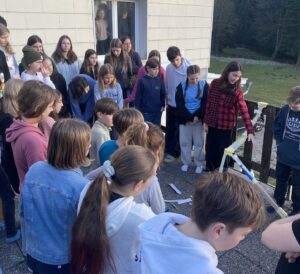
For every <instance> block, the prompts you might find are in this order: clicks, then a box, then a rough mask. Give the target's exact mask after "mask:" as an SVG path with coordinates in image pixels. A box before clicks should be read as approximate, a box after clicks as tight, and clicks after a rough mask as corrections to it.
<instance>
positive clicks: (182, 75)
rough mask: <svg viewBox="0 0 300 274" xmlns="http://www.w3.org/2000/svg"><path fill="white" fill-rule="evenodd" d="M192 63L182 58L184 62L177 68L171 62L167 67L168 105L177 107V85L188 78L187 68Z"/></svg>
mask: <svg viewBox="0 0 300 274" xmlns="http://www.w3.org/2000/svg"><path fill="white" fill-rule="evenodd" d="M190 65H191V62H190V61H188V60H187V59H185V58H182V64H181V66H180V67H179V68H175V67H174V66H173V65H172V64H169V65H168V66H167V68H166V91H167V95H168V105H170V106H171V107H176V102H175V93H176V88H177V86H178V85H179V84H180V83H181V82H182V81H184V80H186V70H187V68H188V67H189V66H190Z"/></svg>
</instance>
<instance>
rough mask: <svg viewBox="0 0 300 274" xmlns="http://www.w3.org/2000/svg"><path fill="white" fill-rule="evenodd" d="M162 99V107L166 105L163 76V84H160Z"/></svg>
mask: <svg viewBox="0 0 300 274" xmlns="http://www.w3.org/2000/svg"><path fill="white" fill-rule="evenodd" d="M160 101H161V106H162V108H165V106H166V89H165V84H164V81H163V79H162V78H161V86H160Z"/></svg>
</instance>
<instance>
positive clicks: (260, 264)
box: [0, 160, 279, 274]
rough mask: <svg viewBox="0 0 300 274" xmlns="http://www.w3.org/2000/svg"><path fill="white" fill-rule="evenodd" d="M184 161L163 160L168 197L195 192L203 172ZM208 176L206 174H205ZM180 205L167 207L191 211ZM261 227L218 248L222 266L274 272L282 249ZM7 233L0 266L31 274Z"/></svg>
mask: <svg viewBox="0 0 300 274" xmlns="http://www.w3.org/2000/svg"><path fill="white" fill-rule="evenodd" d="M180 167H181V163H180V161H179V160H176V161H175V162H173V163H164V164H162V166H161V168H160V170H159V172H158V178H159V182H160V184H161V188H162V192H163V194H164V197H165V199H183V198H189V197H190V196H191V194H192V193H193V190H194V187H195V185H196V184H197V183H198V182H199V180H200V177H201V175H198V174H195V173H194V169H195V167H190V168H189V170H188V172H186V173H183V172H182V171H181V170H180ZM203 176H205V174H204V175H203ZM169 183H174V184H175V185H176V186H177V188H178V189H180V190H181V192H182V194H181V195H179V194H177V193H176V192H175V191H174V190H173V189H172V188H170V187H169V185H168V184H169ZM175 206H176V208H175V207H174V206H173V205H171V204H169V203H167V207H168V208H169V209H170V211H172V212H177V213H181V214H184V215H186V216H189V215H190V212H191V205H190V204H182V205H178V204H175ZM275 218H276V215H275V214H272V215H268V218H267V220H266V225H267V224H268V223H270V222H271V221H272V220H274V219H275ZM261 231H262V229H260V230H259V231H257V232H253V233H252V234H250V235H249V236H248V237H247V238H246V239H245V240H244V241H243V242H242V243H241V244H240V245H239V246H237V247H236V248H235V249H233V250H230V251H227V252H218V256H219V267H220V269H222V270H223V271H224V273H226V274H227V273H228V274H247V273H251V274H253V273H255V274H260V273H262V274H265V273H270V274H271V273H274V269H275V267H276V264H277V261H278V258H279V253H276V252H272V251H270V250H268V249H267V248H265V247H264V246H262V245H261V243H260V237H261ZM4 241H5V235H4V233H0V267H1V268H2V271H3V274H13V273H18V274H28V273H29V272H28V271H27V267H26V264H25V261H24V258H23V256H22V253H21V252H20V250H19V248H18V246H17V245H16V244H11V245H7V244H5V242H4Z"/></svg>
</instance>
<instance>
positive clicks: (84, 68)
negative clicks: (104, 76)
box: [80, 49, 99, 80]
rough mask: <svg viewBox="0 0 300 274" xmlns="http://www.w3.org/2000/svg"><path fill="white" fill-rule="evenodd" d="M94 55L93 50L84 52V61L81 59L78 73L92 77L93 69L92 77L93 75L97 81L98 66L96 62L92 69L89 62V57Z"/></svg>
mask: <svg viewBox="0 0 300 274" xmlns="http://www.w3.org/2000/svg"><path fill="white" fill-rule="evenodd" d="M94 54H96V56H97V53H96V51H95V50H93V49H87V50H86V52H85V54H84V59H83V62H82V65H81V69H80V73H84V74H87V75H92V74H93V68H94V75H95V79H96V80H97V78H98V72H99V64H98V62H96V65H95V66H94V67H92V66H91V65H90V61H89V58H90V56H91V55H94Z"/></svg>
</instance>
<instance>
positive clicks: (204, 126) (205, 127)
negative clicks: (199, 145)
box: [203, 123, 208, 133]
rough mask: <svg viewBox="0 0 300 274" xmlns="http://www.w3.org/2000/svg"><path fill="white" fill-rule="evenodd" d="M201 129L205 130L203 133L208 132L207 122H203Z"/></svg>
mask: <svg viewBox="0 0 300 274" xmlns="http://www.w3.org/2000/svg"><path fill="white" fill-rule="evenodd" d="M203 129H204V131H205V133H207V132H208V126H207V124H205V123H204V124H203Z"/></svg>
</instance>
